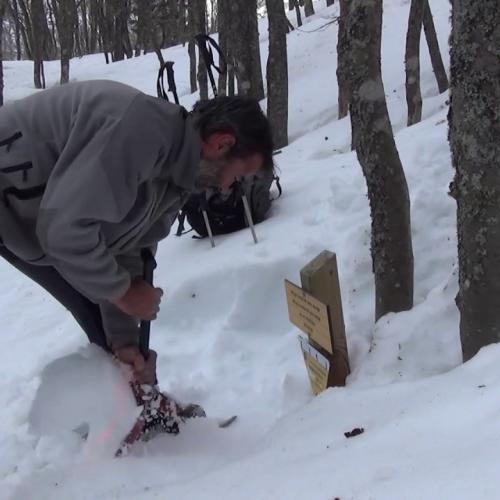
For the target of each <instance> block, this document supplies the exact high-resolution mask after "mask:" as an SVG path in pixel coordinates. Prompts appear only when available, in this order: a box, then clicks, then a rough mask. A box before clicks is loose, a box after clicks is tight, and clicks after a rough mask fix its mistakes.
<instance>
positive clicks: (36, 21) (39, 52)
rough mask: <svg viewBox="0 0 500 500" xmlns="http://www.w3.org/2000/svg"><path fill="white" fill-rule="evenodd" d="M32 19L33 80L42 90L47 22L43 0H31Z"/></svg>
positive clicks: (36, 86)
mask: <svg viewBox="0 0 500 500" xmlns="http://www.w3.org/2000/svg"><path fill="white" fill-rule="evenodd" d="M31 18H32V26H33V35H32V36H33V79H34V84H35V88H37V89H41V88H43V85H42V69H41V68H42V64H43V53H44V46H45V40H44V37H45V31H44V29H43V26H44V23H46V22H47V18H46V17H45V10H44V8H43V0H31Z"/></svg>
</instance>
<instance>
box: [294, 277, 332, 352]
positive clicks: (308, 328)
mask: <svg viewBox="0 0 500 500" xmlns="http://www.w3.org/2000/svg"><path fill="white" fill-rule="evenodd" d="M285 288H286V298H287V303H288V316H289V318H290V321H291V322H292V323H293V324H294V325H295V326H297V327H298V328H300V329H301V330H302V331H303V332H304V333H307V334H308V335H309V336H310V337H311V339H312V340H314V341H315V342H316V343H318V344H319V345H320V346H321V347H322V348H323V349H325V350H326V351H328V352H329V353H332V354H333V347H332V339H331V336H330V323H329V320H328V306H327V305H326V304H323V302H320V301H319V300H318V299H316V298H315V297H313V296H312V295H311V294H309V293H307V292H305V291H304V290H302V288H300V287H298V286H297V285H294V284H293V283H292V282H290V281H288V280H285Z"/></svg>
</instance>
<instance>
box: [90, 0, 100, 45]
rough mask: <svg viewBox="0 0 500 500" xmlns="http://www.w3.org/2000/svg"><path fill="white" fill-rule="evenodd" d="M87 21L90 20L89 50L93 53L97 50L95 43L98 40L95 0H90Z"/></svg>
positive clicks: (97, 12) (97, 16) (97, 18)
mask: <svg viewBox="0 0 500 500" xmlns="http://www.w3.org/2000/svg"><path fill="white" fill-rule="evenodd" d="M89 22H90V33H89V52H90V53H91V54H94V53H95V52H97V45H98V41H99V35H98V30H99V8H98V6H97V0H90V7H89Z"/></svg>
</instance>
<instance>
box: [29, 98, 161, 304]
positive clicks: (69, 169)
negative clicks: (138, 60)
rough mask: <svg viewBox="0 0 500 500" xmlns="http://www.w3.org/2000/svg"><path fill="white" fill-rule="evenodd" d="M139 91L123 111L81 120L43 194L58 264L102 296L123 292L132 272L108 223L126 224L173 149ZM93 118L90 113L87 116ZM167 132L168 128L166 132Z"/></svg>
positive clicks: (43, 220) (45, 225) (44, 239)
mask: <svg viewBox="0 0 500 500" xmlns="http://www.w3.org/2000/svg"><path fill="white" fill-rule="evenodd" d="M149 105H150V103H149V102H148V101H146V100H143V99H141V98H140V97H137V98H136V99H135V100H134V101H133V102H132V103H131V104H130V105H129V107H128V109H127V110H126V111H125V112H124V114H123V116H122V117H121V118H112V119H107V118H106V117H100V118H99V117H93V118H92V119H93V120H95V121H96V122H97V123H93V124H92V123H88V122H89V120H85V123H83V120H81V121H80V122H79V121H78V118H77V119H76V120H75V123H74V124H73V127H72V131H71V133H70V136H69V139H68V141H67V143H66V144H65V146H64V148H63V150H62V152H61V155H60V156H59V159H58V161H57V163H56V165H55V167H54V169H53V171H52V174H51V176H50V179H49V182H48V183H47V187H46V190H45V193H44V196H43V198H42V201H41V206H40V212H39V216H38V221H37V235H38V238H39V240H40V243H41V245H42V248H43V249H44V251H45V252H46V253H47V255H49V256H50V257H51V258H52V261H53V262H54V267H55V268H56V269H57V270H58V271H59V272H60V274H61V275H62V276H63V277H64V278H65V279H66V280H67V281H68V282H69V283H71V284H72V285H73V286H74V287H75V288H76V289H77V290H79V291H80V292H81V293H83V294H84V295H85V296H87V297H88V298H89V299H91V300H93V301H95V302H101V301H104V300H113V299H116V298H119V297H121V296H122V295H123V294H124V293H125V291H126V290H127V289H128V287H129V286H130V273H129V272H128V270H126V269H125V268H124V267H122V266H120V264H119V263H118V262H117V260H116V258H115V257H114V256H113V255H112V253H111V252H110V251H109V250H108V248H107V245H106V242H105V241H104V238H103V235H102V231H101V224H102V223H103V222H106V223H119V222H120V221H122V220H123V219H124V218H125V216H126V215H127V213H128V212H129V210H130V209H131V208H132V207H133V205H134V202H135V200H136V197H137V192H138V187H139V185H140V184H141V183H142V182H144V181H146V180H147V179H148V178H149V177H150V176H151V175H152V172H153V168H154V166H155V164H156V163H157V162H158V159H159V157H160V156H163V155H164V154H165V149H168V138H167V139H165V138H162V140H158V139H159V138H158V134H159V133H161V131H158V130H155V127H154V126H153V125H151V124H150V123H151V120H150V119H149V118H150V116H149V115H148V112H147V109H148V106H149ZM87 118H88V116H87ZM164 133H165V131H164Z"/></svg>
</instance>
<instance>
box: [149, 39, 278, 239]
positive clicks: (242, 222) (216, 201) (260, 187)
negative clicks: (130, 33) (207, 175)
mask: <svg viewBox="0 0 500 500" xmlns="http://www.w3.org/2000/svg"><path fill="white" fill-rule="evenodd" d="M194 38H195V42H196V44H197V45H198V48H199V50H200V57H202V58H203V59H204V61H205V65H206V67H207V71H208V76H209V77H210V83H211V84H212V90H213V93H214V95H217V87H216V85H215V80H214V77H213V73H212V68H214V69H215V70H216V71H217V72H218V73H221V72H225V71H226V70H227V67H226V61H225V59H224V55H223V54H222V52H221V50H220V48H219V46H218V45H217V42H216V41H215V40H214V39H213V38H211V37H210V36H208V35H205V34H199V35H196V36H195V37H194ZM212 47H213V48H214V49H215V50H217V52H218V53H219V57H220V60H221V63H222V64H221V66H222V69H221V68H219V67H217V66H216V65H215V64H214V59H213V53H212ZM173 65H174V63H173V62H172V61H167V62H165V63H164V64H162V65H160V70H159V71H158V77H157V80H156V88H157V92H158V97H160V98H163V99H166V100H167V101H168V95H167V91H166V90H165V85H164V73H165V72H166V73H167V82H168V91H170V92H172V94H173V96H174V100H175V102H176V104H179V98H178V96H177V88H176V85H175V75H174V68H173ZM273 182H276V186H277V188H278V196H276V197H275V198H272V195H271V187H272V184H273ZM243 195H245V196H246V199H247V200H248V205H249V208H250V212H251V215H252V222H253V223H254V224H257V223H259V222H261V221H263V220H264V219H265V218H266V215H267V213H268V212H269V209H270V208H271V203H272V202H273V201H274V199H276V198H279V197H280V196H281V185H280V183H279V177H277V176H275V175H274V172H273V171H268V172H264V173H260V174H259V175H258V176H254V177H252V178H250V179H243V180H241V181H238V182H235V183H234V184H233V185H232V186H231V187H230V189H229V192H227V193H221V192H220V191H204V192H203V193H195V194H192V195H191V196H190V197H189V198H188V200H187V202H186V203H185V205H184V207H183V208H182V210H181V211H180V212H179V215H178V221H179V227H178V229H177V236H181V235H182V234H184V233H185V232H188V231H185V230H184V222H185V220H186V219H187V221H188V223H189V225H190V226H191V227H192V228H193V229H194V230H195V231H196V232H197V233H198V235H199V236H195V237H198V238H204V237H206V236H208V231H207V226H206V223H205V219H204V217H203V212H205V213H206V214H207V217H208V222H209V225H210V229H211V230H212V234H214V235H216V234H227V233H232V232H234V231H239V230H240V229H243V228H245V227H248V226H249V223H248V221H247V218H246V215H245V208H244V205H243V199H242V197H243Z"/></svg>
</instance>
